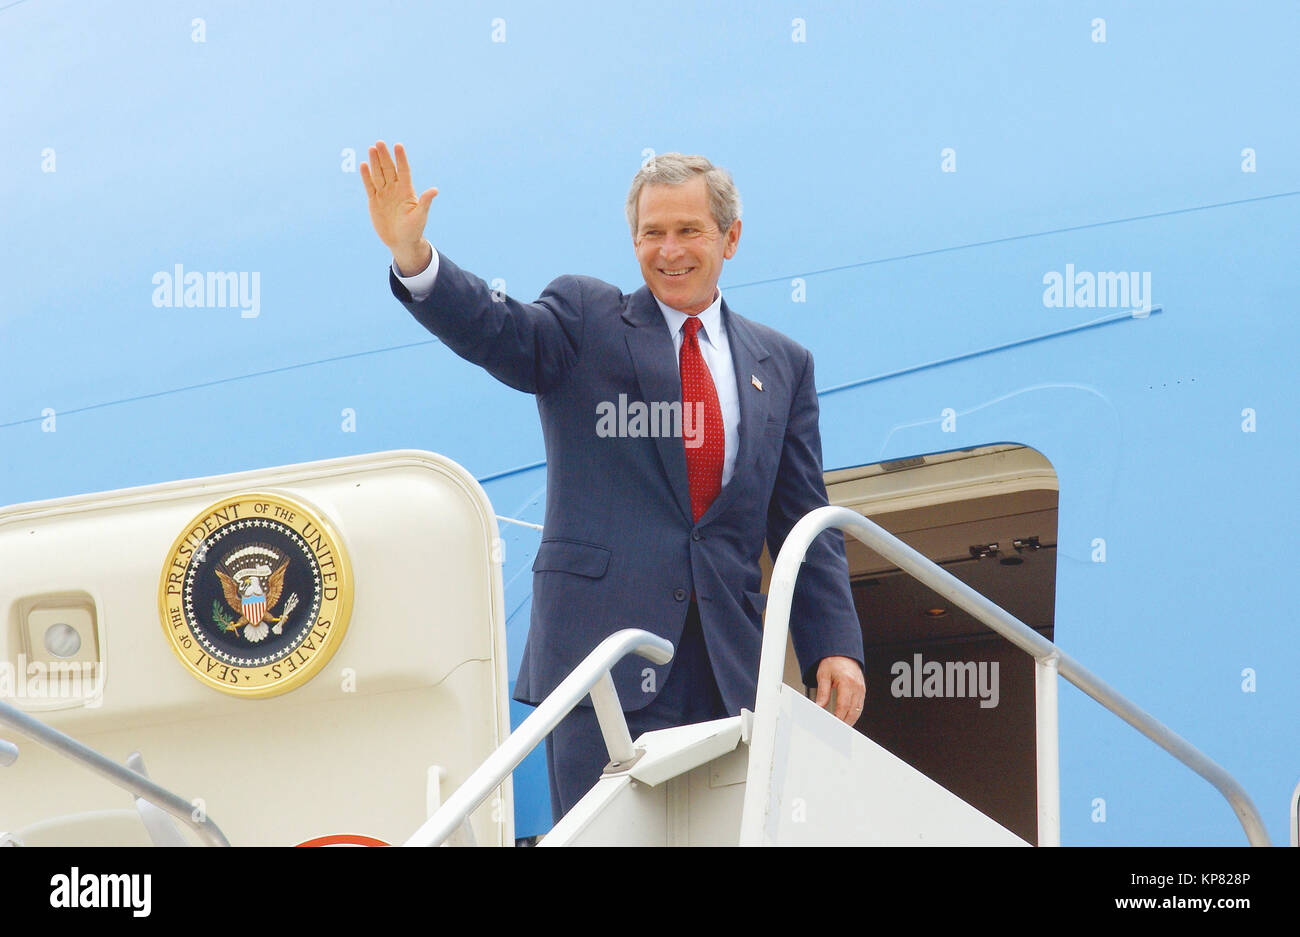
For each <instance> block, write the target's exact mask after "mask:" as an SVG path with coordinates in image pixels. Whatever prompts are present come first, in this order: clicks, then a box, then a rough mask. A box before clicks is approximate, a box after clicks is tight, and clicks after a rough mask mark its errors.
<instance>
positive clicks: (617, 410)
mask: <svg viewBox="0 0 1300 937" xmlns="http://www.w3.org/2000/svg"><path fill="white" fill-rule="evenodd" d="M395 153H396V160H394V159H393V158H392V157H390V156H389V154H388V149H387V147H386V146H385V145H384V143H383V142H382V141H380V142H378V143H376V145H375V146H373V147H371V148H370V161H369V163H368V164H363V165H362V167H361V175H362V181H363V183H364V185H365V187H366V192H367V195H368V198H369V205H370V215H371V220H372V222H373V223H374V226H375V230H376V232H377V233H378V234H379V237H380V239H381V240H383V242H384V243H385V244H386V245H387V246H388V247H389V249H390V250H391V251H392V253H393V267H392V269H391V270H390V273H389V278H390V285H391V288H392V291H393V294H394V295H395V296H396V297H397V298H398V299H399V300H400V301H401V302H402V303H403V305H405V306H406V308H407V309H408V310H410V312H411V313H412V315H414V316H415V318H416V319H417V320H418V321H419V322H420V324H421V325H423V326H425V328H427V329H428V330H429V331H431V332H433V333H434V334H435V335H437V336H438V337H439V338H440V339H442V341H443V342H444V343H445V344H446V345H447V347H449V348H450V349H451V350H452V351H454V352H455V353H456V354H458V355H460V356H461V357H462V358H465V359H466V360H468V361H472V362H474V363H475V364H478V365H481V366H482V367H483V368H485V369H486V370H487V371H488V372H489V373H490V374H492V375H493V376H494V377H496V378H497V379H499V380H501V381H503V382H505V383H506V384H509V385H510V386H511V387H515V388H517V389H519V390H522V391H525V392H526V393H530V394H534V395H535V396H536V399H537V409H538V413H539V414H540V417H541V421H542V430H543V435H544V438H545V442H546V458H547V498H546V518H545V524H544V532H543V535H542V541H541V545H540V547H539V549H538V551H537V557H536V560H535V562H534V563H533V573H534V576H533V608H532V623H531V627H530V630H529V634H528V641H527V644H526V646H525V648H524V658H523V661H522V662H521V664H520V669H519V679H518V682H517V683H516V686H515V698H516V699H518V700H520V701H521V702H527V703H532V704H534V705H535V704H537V703H539V702H541V700H542V699H544V698H545V696H546V695H547V694H548V693H549V692H551V690H553V689H554V688H555V686H556V685H557V684H558V683H559V682H560V681H561V680H562V679H564V677H565V676H567V675H568V673H569V672H570V671H571V670H572V669H573V667H574V666H575V665H576V664H577V663H578V662H579V661H581V660H582V658H583V657H585V656H586V655H587V653H588V652H590V651H591V649H592V648H594V647H595V646H596V645H597V644H598V643H599V642H600V641H601V639H603V638H605V637H606V636H608V635H610V634H612V633H614V632H615V631H618V630H620V629H623V628H630V627H635V628H644V629H646V630H648V631H652V632H654V633H656V634H659V635H662V636H663V637H665V638H667V639H668V640H669V641H671V642H673V645H674V647H675V648H676V654H675V656H674V659H673V660H672V661H670V662H669V663H668V664H665V665H663V666H660V667H652V666H648V665H647V664H646V662H645V661H644V660H641V659H640V658H634V657H630V658H627V659H625V660H624V661H623V662H621V663H620V664H619V665H618V666H617V667H615V668H614V671H613V677H614V684H615V687H616V689H617V691H618V695H619V699H620V702H621V703H622V706H623V709H624V710H625V713H626V714H627V718H628V724H629V728H630V730H631V733H632V737H633V738H635V737H636V736H637V735H639V734H640V733H641V732H645V731H648V730H651V729H658V728H666V727H668V726H673V725H682V724H687V723H692V722H700V721H705V720H709V719H719V718H723V717H725V716H727V715H736V714H737V713H739V712H740V710H741V708H742V707H744V708H749V709H752V708H753V706H754V695H755V688H756V681H757V676H758V658H759V649H760V644H761V638H762V612H763V606H764V601H765V597H764V596H763V595H762V594H761V593H760V592H759V591H758V590H759V587H760V580H761V576H760V570H759V557H760V555H761V553H762V549H763V544H764V542H765V541H766V543H767V545H768V549H769V551H770V553H771V555H772V556H773V557H775V556H776V554H777V552H778V551H779V550H780V547H781V544H782V543H783V542H784V540H785V537H786V535H787V534H788V533H789V531H790V528H791V527H793V526H794V524H795V522H797V521H798V520H799V518H801V517H802V516H803V515H804V514H806V513H808V512H809V511H811V510H813V509H814V508H817V507H820V506H822V505H824V504H826V489H825V485H824V483H823V480H822V466H821V438H820V434H819V431H818V426H817V414H818V407H817V397H816V389H815V386H814V383H813V366H812V356H811V354H810V353H809V352H808V351H807V349H805V348H803V347H802V346H800V345H799V344H797V343H796V342H794V341H792V340H790V339H789V338H786V337H785V336H784V335H782V334H781V333H779V332H776V331H775V330H773V329H770V328H767V327H766V326H763V325H760V324H758V323H756V322H751V321H750V320H748V319H745V318H743V317H741V316H739V315H737V314H736V313H735V312H733V311H732V310H731V308H730V307H729V306H728V305H727V303H726V301H725V300H723V299H722V295H721V293H720V291H719V290H718V288H717V283H718V278H719V275H720V274H721V272H722V265H723V262H724V261H725V260H726V259H728V258H730V257H732V256H733V255H734V254H735V252H736V246H737V243H738V242H739V239H740V227H741V222H740V217H739V216H740V201H739V197H738V196H737V195H736V191H735V187H734V185H733V184H732V181H731V177H730V175H729V174H727V173H726V171H725V170H721V169H718V168H716V167H714V166H713V165H712V164H710V163H709V162H708V161H707V160H705V159H703V158H702V157H698V156H682V155H681V154H676V153H670V154H664V155H661V156H657V157H655V158H654V159H653V160H652V161H651V162H650V163H649V164H648V165H647V166H645V167H643V168H642V169H641V171H640V172H638V173H637V175H636V178H635V179H634V180H633V185H632V190H631V192H630V193H629V195H628V202H627V215H628V223H629V225H630V227H631V230H632V236H633V244H634V246H635V249H636V254H637V259H638V261H639V263H640V266H641V273H642V276H643V277H644V279H645V286H643V287H641V288H640V289H638V290H637V291H636V292H634V293H632V294H630V295H628V294H624V293H623V292H622V291H620V290H619V289H618V288H617V287H614V286H611V285H610V284H608V283H604V282H602V281H600V280H597V279H594V278H591V277H575V276H562V277H559V278H558V279H556V280H554V281H552V282H551V283H550V285H548V286H547V287H546V289H545V290H544V291H543V293H542V295H541V296H540V297H539V298H538V299H537V300H536V301H535V302H533V303H521V302H518V301H516V300H514V299H511V298H510V297H508V296H504V295H501V294H499V293H497V294H494V293H493V292H492V291H491V290H490V289H489V288H488V286H487V284H485V283H484V282H483V281H482V280H481V279H479V278H478V277H476V276H474V275H473V274H470V273H468V272H467V271H464V270H462V269H461V268H460V267H458V266H457V265H456V264H455V263H454V262H453V261H452V260H451V259H450V258H448V257H447V256H446V255H445V254H442V253H440V252H438V251H435V250H434V249H433V248H432V246H431V245H430V244H429V242H428V241H426V240H425V239H424V237H423V231H424V225H425V221H426V219H427V216H428V211H429V205H430V204H431V203H432V201H433V198H434V196H436V195H437V190H436V189H429V190H427V191H425V192H424V193H423V194H422V195H420V196H419V197H418V198H417V197H416V195H415V190H414V188H413V187H412V185H411V177H410V168H409V165H408V162H407V159H406V154H405V151H404V150H403V148H402V146H401V145H400V144H398V145H397V146H396V147H395ZM791 634H792V636H793V639H794V645H795V652H796V655H797V656H798V658H799V662H800V666H801V668H802V674H803V679H804V682H805V683H806V684H807V685H809V686H813V685H815V686H816V687H817V702H818V704H819V705H822V706H826V705H828V704H829V702H830V700H831V694H832V691H834V692H835V714H836V716H838V717H839V718H841V719H844V720H845V721H847V722H850V723H853V722H856V721H857V719H858V717H859V715H860V714H861V711H862V705H863V700H864V698H865V684H864V682H863V676H862V660H863V650H862V633H861V630H860V627H859V624H858V620H857V616H856V613H855V611H854V607H853V602H852V598H851V596H850V593H849V580H848V568H847V564H846V562H845V557H844V542H843V537H842V536H841V535H840V534H839V532H838V531H828V532H826V533H824V534H823V535H822V536H821V537H820V538H818V540H817V541H816V542H815V543H814V544H813V546H812V548H811V549H810V550H809V552H808V556H807V560H806V562H805V563H804V565H803V568H802V570H801V572H800V574H799V579H798V582H797V585H796V588H795V596H794V605H793V608H792V609H791ZM547 755H548V762H549V764H550V772H551V777H550V780H551V803H552V810H553V813H554V815H555V818H556V819H557V820H558V819H559V817H560V816H562V815H563V814H564V813H565V812H566V811H567V810H568V809H569V808H570V807H571V806H573V804H574V803H576V802H577V800H578V799H579V798H581V796H582V795H583V794H584V793H585V792H586V791H587V790H588V789H589V788H590V787H591V785H592V784H594V783H595V781H596V780H597V778H598V777H599V775H600V772H601V770H602V768H603V766H604V764H605V761H606V760H607V755H606V752H605V749H604V745H603V742H602V740H601V736H600V731H599V727H598V726H597V723H596V720H595V717H594V713H593V711H592V710H591V708H590V706H589V704H588V705H586V706H585V707H582V708H579V709H577V710H575V711H574V712H573V713H572V714H570V716H569V717H568V718H566V719H565V720H564V722H563V723H561V725H560V726H559V727H557V729H556V730H555V732H553V733H552V734H551V736H550V737H549V738H548V739H547Z"/></svg>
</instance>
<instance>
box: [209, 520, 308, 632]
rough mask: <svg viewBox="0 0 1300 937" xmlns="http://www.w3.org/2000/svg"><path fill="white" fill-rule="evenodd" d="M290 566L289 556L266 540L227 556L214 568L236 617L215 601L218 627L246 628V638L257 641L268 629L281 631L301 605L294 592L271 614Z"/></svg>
mask: <svg viewBox="0 0 1300 937" xmlns="http://www.w3.org/2000/svg"><path fill="white" fill-rule="evenodd" d="M288 568H289V560H288V558H287V557H286V556H285V555H284V554H283V553H281V552H280V551H279V550H277V549H276V548H275V547H272V546H269V545H268V544H265V543H254V544H250V545H249V546H245V547H240V548H239V549H238V550H235V551H234V552H232V553H230V554H228V555H227V556H225V557H224V558H223V559H222V560H221V562H220V563H219V564H218V565H217V568H216V569H215V570H214V572H215V573H216V574H217V578H218V579H219V580H221V593H222V595H224V596H225V599H226V604H227V605H228V606H230V609H231V611H233V612H234V613H235V617H233V618H231V617H229V616H228V615H224V614H220V612H221V609H220V606H217V605H216V604H215V603H214V608H213V611H214V613H216V619H217V625H218V627H219V628H220V629H221V630H222V631H236V632H237V631H239V629H240V628H243V633H244V638H245V639H246V640H248V641H251V642H253V643H254V644H256V643H257V642H258V641H261V640H262V639H263V638H265V637H266V634H267V631H268V630H271V631H274V632H275V633H276V634H280V632H281V631H283V630H284V620H285V619H286V618H287V617H288V616H289V613H290V612H292V611H293V610H294V608H296V607H297V605H298V594H297V593H296V592H295V593H293V594H291V595H290V596H289V598H288V600H287V601H286V602H285V603H284V609H283V610H282V611H281V612H280V614H279V615H278V616H277V615H275V614H272V613H273V611H274V609H275V606H276V604H277V603H278V602H279V601H280V594H281V593H282V592H283V591H284V574H285V571H286V570H288ZM268 623H269V624H268ZM270 625H274V626H275V627H274V628H271V627H270Z"/></svg>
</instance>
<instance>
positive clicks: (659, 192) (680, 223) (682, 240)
mask: <svg viewBox="0 0 1300 937" xmlns="http://www.w3.org/2000/svg"><path fill="white" fill-rule="evenodd" d="M739 241H740V219H739V218H738V219H736V221H734V222H733V223H732V225H731V228H730V229H729V230H728V231H726V232H725V233H724V232H721V231H719V230H718V225H717V223H716V222H715V221H714V220H713V215H712V214H711V213H710V212H709V193H708V187H707V186H706V185H705V182H704V177H703V176H696V177H694V178H692V179H691V180H689V181H688V182H684V183H682V184H681V185H647V186H646V187H645V188H643V189H642V190H641V195H640V198H639V199H638V201H637V233H636V237H635V238H634V239H633V242H632V243H633V246H634V247H635V248H636V258H637V261H638V262H639V263H640V264H641V276H643V277H645V282H646V285H647V286H648V287H650V292H652V293H654V294H655V296H657V297H658V298H659V300H660V301H661V302H662V303H664V305H666V306H670V307H672V308H673V309H677V310H680V311H681V312H684V313H686V314H687V315H697V314H699V313H701V312H703V311H704V310H705V309H708V308H709V306H711V305H712V304H713V297H714V294H715V292H716V291H717V286H718V277H719V276H720V275H721V274H722V262H723V261H724V260H726V259H729V258H730V257H732V256H733V255H734V254H735V253H736V245H737V243H738V242H739Z"/></svg>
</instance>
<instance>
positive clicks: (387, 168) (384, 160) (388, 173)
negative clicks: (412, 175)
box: [375, 140, 397, 185]
mask: <svg viewBox="0 0 1300 937" xmlns="http://www.w3.org/2000/svg"><path fill="white" fill-rule="evenodd" d="M375 146H377V147H379V165H380V166H382V167H384V182H386V183H388V184H390V185H391V184H392V183H395V182H397V167H396V166H395V165H393V157H392V156H390V155H389V153H388V145H387V144H386V143H384V141H383V140H380V141H379V142H378V143H376V144H375Z"/></svg>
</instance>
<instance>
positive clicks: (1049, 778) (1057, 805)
mask: <svg viewBox="0 0 1300 937" xmlns="http://www.w3.org/2000/svg"><path fill="white" fill-rule="evenodd" d="M1057 676H1058V670H1057V666H1056V657H1054V656H1048V657H1046V658H1043V659H1037V660H1035V661H1034V703H1035V706H1034V729H1035V733H1034V734H1035V742H1036V746H1035V747H1036V750H1037V762H1038V845H1040V846H1059V845H1061V758H1060V728H1059V725H1060V724H1059V722H1058V719H1057V710H1056V689H1057V686H1058V683H1057Z"/></svg>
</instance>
